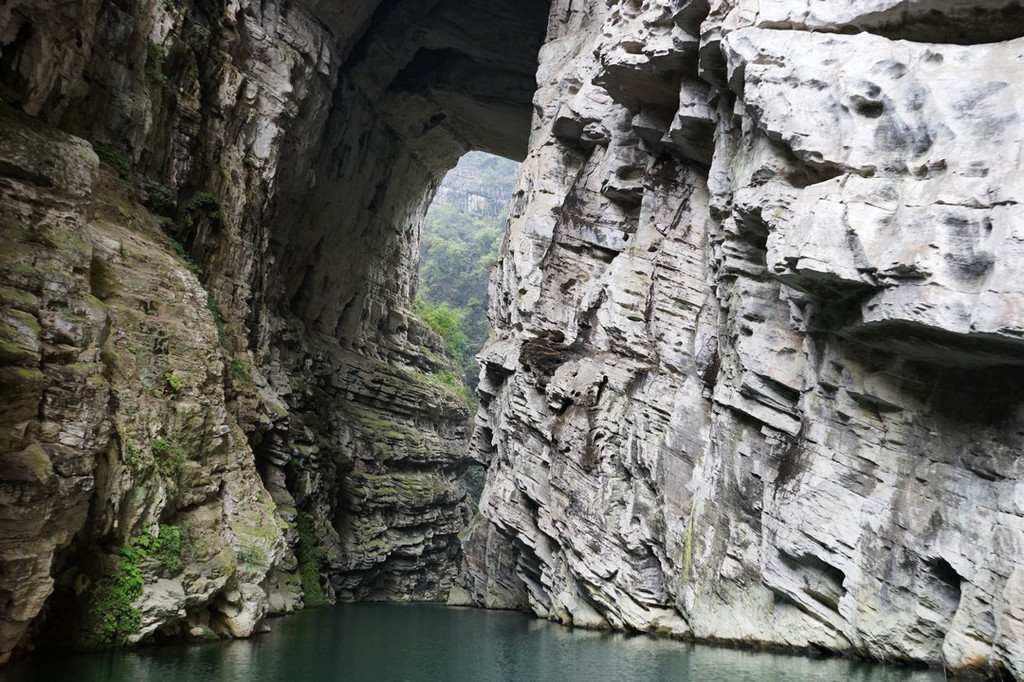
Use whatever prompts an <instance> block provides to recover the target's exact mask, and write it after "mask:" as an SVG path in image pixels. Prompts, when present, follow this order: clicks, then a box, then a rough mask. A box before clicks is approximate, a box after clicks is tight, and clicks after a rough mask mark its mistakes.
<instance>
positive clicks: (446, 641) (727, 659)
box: [0, 604, 943, 682]
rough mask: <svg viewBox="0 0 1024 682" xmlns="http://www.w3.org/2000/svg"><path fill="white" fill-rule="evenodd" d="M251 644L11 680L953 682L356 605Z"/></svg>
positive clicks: (45, 666)
mask: <svg viewBox="0 0 1024 682" xmlns="http://www.w3.org/2000/svg"><path fill="white" fill-rule="evenodd" d="M271 624H272V626H273V632H271V633H269V634H266V635H260V636H259V637H256V638H253V639H250V640H239V641H233V642H226V643H214V644H201V645H190V646H173V647H170V646H164V647H151V648H148V649H142V650H139V651H134V652H124V653H107V654H91V655H86V656H73V657H66V658H50V659H47V658H43V657H40V658H39V660H35V661H30V662H25V663H19V664H16V665H13V666H11V667H10V668H9V669H8V671H7V674H6V675H4V674H2V673H0V678H2V679H4V680H5V682H6V681H8V680H9V681H10V682H27V681H29V680H32V681H36V680H45V681H46V682H128V681H132V682H135V681H139V682H142V681H145V682H165V681H166V682H171V681H173V682H202V681H204V680H231V681H232V682H250V681H251V682H257V681H258V682H278V681H280V682H312V681H314V680H316V681H320V680H324V681H326V680H331V681H334V682H340V681H344V682H404V681H409V682H502V681H504V680H508V681H512V680H515V681H516V682H519V681H523V682H541V681H550V682H573V681H577V680H578V681H580V682H605V681H607V682H628V681H632V680H636V681H638V682H641V681H642V682H661V681H665V682H668V681H669V680H671V681H672V682H782V681H785V682H810V681H812V680H813V681H815V682H818V681H819V680H820V681H822V682H825V681H834V680H856V681H858V682H936V681H937V680H942V679H943V677H942V674H941V673H935V672H924V671H911V670H906V669H901V668H884V667H882V666H876V665H867V664H857V663H853V662H850V661H843V660H838V659H827V660H811V659H807V658H801V657H797V656H779V655H772V654H763V653H747V652H741V651H735V650H730V649H717V648H712V647H705V646H693V645H690V644H686V643H683V642H673V641H669V640H663V639H655V638H650V637H643V636H624V635H617V634H602V633H594V632H585V631H580V630H575V631H574V630H569V629H566V628H562V627H560V626H557V625H552V624H550V623H547V622H545V621H540V620H536V619H533V618H529V617H527V616H525V615H523V614H518V613H506V612H498V611H481V610H475V609H450V608H445V607H442V606H435V605H405V604H345V605H341V606H337V607H334V608H330V609H317V610H311V611H306V612H303V613H299V614H297V615H295V616H290V617H288V618H284V619H280V620H275V621H272V623H271Z"/></svg>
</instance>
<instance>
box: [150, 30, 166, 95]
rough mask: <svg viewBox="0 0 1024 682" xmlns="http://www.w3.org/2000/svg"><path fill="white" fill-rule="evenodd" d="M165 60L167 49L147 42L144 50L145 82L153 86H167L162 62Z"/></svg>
mask: <svg viewBox="0 0 1024 682" xmlns="http://www.w3.org/2000/svg"><path fill="white" fill-rule="evenodd" d="M166 59H167V49H166V48H165V47H164V46H163V45H158V44H156V43H154V42H153V41H152V40H151V41H149V46H148V49H147V50H146V80H148V81H149V82H150V83H152V84H153V85H157V86H164V85H167V76H165V75H164V60H166Z"/></svg>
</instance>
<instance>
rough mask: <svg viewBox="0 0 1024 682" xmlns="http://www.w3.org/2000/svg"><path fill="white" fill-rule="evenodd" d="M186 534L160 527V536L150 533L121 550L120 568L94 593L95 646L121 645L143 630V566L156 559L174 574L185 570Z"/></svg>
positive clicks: (172, 528) (170, 528)
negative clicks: (140, 603) (138, 603)
mask: <svg viewBox="0 0 1024 682" xmlns="http://www.w3.org/2000/svg"><path fill="white" fill-rule="evenodd" d="M184 545H185V538H184V534H183V533H182V531H181V529H180V528H178V527H177V526H169V525H160V527H159V529H158V531H157V534H156V535H153V534H152V533H150V532H149V531H146V532H144V533H142V534H141V535H139V536H138V537H137V538H134V539H133V540H131V541H130V542H129V543H128V544H127V545H125V546H124V547H122V548H121V549H120V550H118V552H117V553H118V556H119V559H120V565H119V566H118V568H117V570H116V571H114V573H113V574H112V575H110V576H107V577H105V578H103V579H102V580H100V581H99V583H98V584H97V586H96V590H95V591H94V592H93V596H92V601H91V611H92V618H93V621H94V622H95V623H96V628H97V631H96V632H95V633H94V639H95V640H96V641H95V643H96V644H97V645H99V646H103V647H111V646H121V645H124V644H126V643H127V641H128V638H129V637H130V636H131V635H133V634H135V633H137V632H138V631H139V627H140V626H141V624H142V614H141V613H140V612H139V610H138V609H137V608H135V606H134V604H135V600H136V599H138V598H139V597H140V596H142V589H143V587H144V586H145V577H144V576H143V573H142V563H143V562H144V561H146V560H147V559H155V560H157V561H158V562H160V564H162V565H163V566H164V567H166V568H167V569H168V570H169V571H170V572H171V573H178V572H180V571H181V567H182V554H183V547H184Z"/></svg>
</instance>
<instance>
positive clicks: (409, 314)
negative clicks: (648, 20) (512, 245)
mask: <svg viewBox="0 0 1024 682" xmlns="http://www.w3.org/2000/svg"><path fill="white" fill-rule="evenodd" d="M549 9H550V4H549V2H547V1H546V0H529V1H528V2H522V1H513V0H500V1H498V2H483V1H482V0H473V1H471V2H455V1H453V0H440V1H438V2H432V3H423V2H401V1H399V2H386V3H381V4H380V5H379V6H378V8H377V10H376V12H375V13H374V14H373V16H372V17H371V18H370V19H369V21H368V23H367V25H366V28H365V32H364V35H363V38H361V39H360V40H359V41H358V42H357V43H356V44H355V46H354V48H353V49H352V50H351V51H349V52H347V53H346V54H344V55H343V56H342V64H341V68H340V70H339V76H338V80H337V82H336V83H335V84H333V85H332V92H331V94H330V107H329V108H328V110H327V111H325V112H323V119H322V121H321V123H322V130H321V131H320V132H319V133H318V134H317V135H316V136H301V135H295V136H293V137H292V138H291V139H290V141H289V142H288V146H287V148H286V151H285V153H284V155H283V158H284V159H285V163H286V164H288V165H289V166H290V167H289V168H286V169H285V172H284V173H283V174H282V177H283V178H284V180H283V186H282V187H281V188H280V190H279V193H278V199H277V201H276V203H275V205H274V207H273V209H272V215H271V221H270V234H269V247H268V248H269V251H270V253H271V254H272V263H273V268H272V270H271V271H269V272H268V275H267V288H268V290H269V292H270V294H269V295H270V296H271V297H272V298H274V299H275V300H277V301H278V302H279V304H278V305H279V307H280V308H281V312H282V314H283V316H284V317H285V318H286V319H289V320H292V321H293V324H294V325H295V332H294V333H295V336H296V337H303V338H304V339H305V341H304V343H305V344H306V347H305V348H304V349H303V350H313V351H314V353H315V352H317V351H319V355H317V356H316V357H317V358H319V359H322V362H321V361H320V360H318V363H319V364H317V365H315V366H314V367H313V371H312V373H313V375H314V376H313V377H312V381H311V383H313V384H314V385H315V386H316V387H315V388H314V389H310V391H309V396H308V397H307V398H300V399H299V400H297V401H295V402H296V403H298V405H299V409H295V408H294V407H292V409H291V410H290V421H291V423H290V424H288V425H286V426H283V427H282V429H281V430H280V433H276V432H271V433H268V434H265V435H261V439H262V442H263V443H267V444H268V445H269V446H270V447H269V448H265V447H262V444H257V447H256V451H257V457H258V458H260V459H263V460H264V466H263V472H264V477H265V480H280V478H281V476H280V475H279V474H278V473H277V472H278V471H280V469H281V467H280V466H279V463H277V462H276V461H274V458H275V457H276V458H277V460H280V459H281V457H280V455H279V453H280V452H281V450H282V448H283V449H286V450H287V449H289V448H290V447H291V446H290V443H291V442H292V441H294V439H295V434H296V430H295V428H294V427H295V425H296V424H300V423H301V424H303V425H305V424H315V425H316V426H315V431H316V432H317V434H318V435H319V436H320V438H319V439H314V440H317V442H316V443H315V444H314V447H318V448H319V452H317V453H316V455H315V456H313V455H312V454H311V455H310V456H309V457H305V456H303V457H302V458H299V463H298V464H296V465H291V468H290V469H287V468H286V469H285V470H284V472H283V474H284V478H285V481H286V485H285V486H284V487H285V488H286V492H287V494H285V492H281V493H280V496H281V497H282V499H283V501H284V504H287V505H289V506H294V507H295V508H297V510H298V513H299V514H300V515H301V518H303V519H306V520H307V521H305V522H304V523H307V530H308V533H307V534H308V535H309V536H310V539H311V543H312V544H313V545H319V546H324V547H327V548H329V549H328V550H327V551H326V552H323V553H322V556H321V554H320V553H316V552H308V553H307V552H303V551H302V548H301V547H300V548H299V552H298V554H299V556H298V560H299V564H300V567H304V569H303V571H304V573H303V574H304V576H306V577H305V578H304V589H307V590H308V591H311V592H316V586H315V584H313V583H315V582H316V580H315V578H316V576H317V574H318V573H319V577H320V581H321V583H322V585H323V589H324V592H325V593H326V596H327V598H328V599H332V598H333V599H335V600H341V601H350V600H399V601H406V600H423V601H438V600H444V599H446V598H447V595H448V592H449V590H450V589H451V587H452V586H453V584H454V580H455V575H456V573H457V571H458V568H459V564H460V562H461V543H460V541H459V538H458V534H459V532H460V531H461V530H462V529H463V528H464V527H465V526H466V524H467V523H468V522H469V520H470V519H471V518H472V516H473V515H475V514H476V512H477V509H476V503H477V500H478V499H479V495H480V490H481V488H482V485H483V468H482V466H481V465H480V464H479V463H477V462H475V461H474V460H472V459H471V458H470V455H469V451H468V448H467V442H468V439H469V435H470V433H471V432H472V428H473V414H474V413H475V405H474V400H473V398H472V396H473V394H474V390H475V383H476V374H477V369H476V367H475V363H474V360H473V356H475V355H476V352H477V351H478V350H479V349H480V346H482V344H483V341H484V340H485V339H486V337H487V322H486V316H485V311H486V306H487V303H486V294H485V292H486V290H487V279H488V276H489V273H490V266H491V263H492V262H493V261H494V260H495V259H496V256H497V248H498V245H499V244H500V241H501V238H502V236H503V235H504V232H505V217H504V215H503V209H504V208H505V205H506V204H507V203H508V198H509V197H510V196H511V193H512V184H513V179H514V176H515V170H516V168H517V166H518V164H517V162H519V161H522V160H523V159H524V157H525V156H526V152H527V148H528V143H529V138H530V133H531V125H532V118H533V115H534V110H533V97H534V93H535V91H536V88H537V68H538V53H539V51H540V48H541V45H542V44H543V42H544V40H545V38H546V35H547V22H548V12H549ZM325 21H326V19H325ZM460 159H462V161H461V162H460ZM467 164H468V166H469V167H470V170H468V171H467V170H466V167H467ZM453 169H454V170H453ZM450 170H452V172H453V173H454V175H450V174H449V176H448V177H449V178H451V179H450V180H445V177H446V174H447V173H448V172H449V171H450ZM458 178H461V179H462V182H461V185H462V186H461V187H456V186H455V185H456V184H458V183H457V182H456V179H458ZM467 183H470V184H473V183H475V186H474V187H467V186H466V184H467ZM435 196H436V197H437V198H438V199H439V200H440V201H441V203H440V204H437V205H436V206H435V207H434V208H431V202H432V200H434V198H435ZM457 197H461V198H457ZM458 202H462V205H461V206H460V207H459V208H458V210H455V208H454V207H453V203H458ZM445 205H447V206H448V208H443V206H445ZM463 209H465V210H463ZM425 223H426V224H427V227H428V228H430V227H435V228H439V229H435V230H430V229H428V231H427V232H426V233H423V239H421V229H422V228H423V226H424V224H425ZM442 225H443V226H444V227H443V228H442ZM421 256H422V257H421ZM441 261H444V262H441ZM423 264H426V266H427V269H426V270H423V271H421V270H419V267H420V266H421V265H423ZM418 294H419V297H418ZM432 328H433V329H432ZM437 332H440V334H438V333H437ZM446 332H451V333H446ZM453 334H455V335H454V336H453ZM317 344H320V345H319V346H318V345H317ZM308 368H309V365H308V364H307V365H306V366H305V367H304V369H303V372H304V373H308V372H307V369H308ZM286 428H287V429H288V430H285V429H286ZM262 453H266V456H265V457H261V454H262ZM324 455H327V457H324ZM313 480H318V481H324V482H325V483H323V484H320V485H311V483H310V482H311V481H313ZM467 490H468V491H469V492H468V493H467ZM289 497H290V498H291V499H289ZM307 544H309V543H307ZM310 557H313V558H312V559H311V558H310ZM311 561H312V563H313V564H315V565H313V566H310V562H311ZM307 582H308V583H310V584H309V585H306V584H305V583H307Z"/></svg>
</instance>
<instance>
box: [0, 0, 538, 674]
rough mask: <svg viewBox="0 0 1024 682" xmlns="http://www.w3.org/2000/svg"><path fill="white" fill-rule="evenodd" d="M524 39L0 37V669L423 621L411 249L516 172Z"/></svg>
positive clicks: (108, 23) (439, 352)
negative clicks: (402, 613)
mask: <svg viewBox="0 0 1024 682" xmlns="http://www.w3.org/2000/svg"><path fill="white" fill-rule="evenodd" d="M512 17H514V19H515V20H514V21H513V20H512V19H511V18H512ZM546 17H547V6H546V4H544V3H543V2H534V3H525V4H524V3H511V2H504V3H497V4H495V3H484V2H476V3H455V2H440V1H438V2H388V3H381V2H372V1H367V2H361V3H340V2H306V3H292V2H276V1H273V0H271V1H270V2H244V1H243V2H238V1H236V0H195V1H194V2H193V1H191V0H128V1H127V2H120V1H108V0H90V1H89V2H83V3H70V4H68V3H65V4H63V5H60V6H59V7H54V6H53V4H52V3H49V2H41V1H39V0H14V1H13V2H8V3H5V4H4V5H3V7H0V99H2V103H0V116H2V125H0V226H2V227H0V244H2V246H3V249H2V255H0V365H2V367H0V434H2V438H0V490H2V496H0V597H2V598H0V663H2V662H3V661H6V660H7V658H8V657H9V656H10V655H11V653H12V651H14V652H16V651H27V650H30V649H32V648H33V647H36V646H51V647H59V646H70V647H73V648H82V647H106V646H117V645H121V644H124V643H134V642H138V641H143V640H145V641H149V640H152V639H157V640H159V639H163V638H179V637H185V638H201V639H202V638H216V637H234V636H248V635H249V634H251V633H253V632H257V631H260V630H261V629H264V628H265V627H266V622H265V617H266V616H268V615H277V614H283V613H288V612H290V611H292V610H294V609H296V608H301V607H302V606H303V605H304V604H305V605H310V604H320V603H325V602H333V601H334V600H336V599H358V598H365V599H399V600H407V599H426V600H439V599H444V598H445V596H446V595H447V594H448V591H449V589H450V586H451V584H452V581H453V578H454V574H455V572H456V570H457V567H458V557H459V555H460V551H461V550H460V543H459V540H458V538H457V533H458V532H459V530H460V529H462V528H463V526H464V525H465V522H466V517H467V514H468V512H467V509H468V504H467V502H466V500H465V491H464V486H463V483H462V481H461V476H462V473H463V471H464V470H465V467H466V465H467V460H466V454H465V450H466V449H465V442H466V423H467V419H468V418H469V413H468V408H467V403H466V399H465V396H464V395H462V394H460V392H459V390H458V388H457V387H456V388H455V389H454V390H453V388H452V387H451V386H449V385H447V384H446V383H445V381H444V377H445V376H450V372H451V371H452V370H453V367H452V365H451V363H450V361H449V360H447V359H446V358H445V357H444V355H443V342H442V340H441V338H440V337H439V336H438V335H437V334H436V333H434V332H433V331H432V330H430V328H429V327H428V326H427V325H425V324H424V323H422V322H421V321H419V320H418V319H416V317H415V316H414V315H413V314H412V312H411V311H410V305H411V301H412V298H413V295H414V293H415V287H416V253H417V249H418V238H419V233H418V230H419V224H420V222H421V220H422V216H423V213H424V211H425V209H426V206H427V204H428V202H429V200H430V196H431V194H432V191H433V188H434V187H435V186H436V184H437V183H438V182H439V180H440V178H441V176H442V175H443V174H444V171H445V170H446V169H447V168H449V167H450V166H451V165H453V164H454V163H455V161H456V159H457V158H458V157H459V156H460V155H461V154H462V153H463V152H465V151H466V150H468V149H470V148H486V149H491V150H493V151H497V152H499V153H502V154H504V155H509V156H520V157H521V156H523V155H524V154H525V150H526V140H527V134H528V130H529V121H530V114H531V109H530V98H531V96H532V93H533V89H534V87H533V83H534V80H533V75H534V72H535V70H536V54H537V50H538V49H539V46H540V43H541V42H542V40H543V37H544V27H545V25H546Z"/></svg>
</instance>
